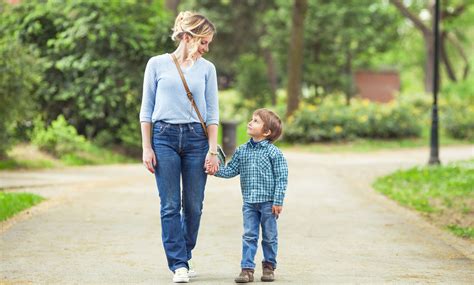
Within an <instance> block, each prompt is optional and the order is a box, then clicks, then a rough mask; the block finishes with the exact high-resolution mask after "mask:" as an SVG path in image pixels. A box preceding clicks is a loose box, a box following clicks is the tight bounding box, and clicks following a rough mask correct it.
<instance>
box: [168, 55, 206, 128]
mask: <svg viewBox="0 0 474 285" xmlns="http://www.w3.org/2000/svg"><path fill="white" fill-rule="evenodd" d="M171 57H172V58H173V61H174V64H175V65H176V68H177V69H178V73H179V76H180V77H181V81H183V85H184V89H185V90H186V95H187V96H188V99H189V101H191V105H193V107H194V110H196V114H197V115H198V118H199V120H200V121H201V126H202V128H203V129H204V133H205V134H206V137H209V136H208V134H207V128H206V124H205V123H204V120H203V119H202V116H201V112H199V109H198V107H197V105H196V102H195V101H194V97H193V93H191V91H190V90H189V87H188V83H186V79H185V78H184V74H183V71H181V67H180V66H179V63H178V59H177V58H176V56H175V55H174V54H173V53H172V54H171Z"/></svg>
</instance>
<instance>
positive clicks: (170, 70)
mask: <svg viewBox="0 0 474 285" xmlns="http://www.w3.org/2000/svg"><path fill="white" fill-rule="evenodd" d="M214 33H215V27H214V25H213V24H212V23H211V22H210V21H209V20H208V19H207V18H206V17H204V16H202V15H199V14H195V13H191V12H181V13H180V14H179V15H178V16H177V18H176V20H175V25H174V28H173V35H172V37H171V38H172V39H173V40H174V41H176V42H177V43H179V45H178V48H177V49H176V50H175V51H174V52H173V53H172V54H168V53H166V54H162V55H158V56H154V57H152V58H151V59H150V60H149V61H148V63H147V66H146V69H145V76H144V82H143V98H142V105H141V110H140V122H141V132H142V146H143V164H144V165H145V167H146V168H147V169H148V170H149V171H150V172H151V173H154V174H155V178H156V183H157V186H158V192H159V195H160V205H161V211H160V214H161V230H162V241H163V246H164V249H165V253H166V258H167V260H168V267H169V268H170V270H171V271H173V272H174V276H173V282H188V281H189V277H190V275H191V277H192V275H193V273H194V271H193V270H191V269H190V268H189V260H190V259H191V257H192V254H191V252H192V250H193V248H194V247H195V245H196V239H197V234H198V230H199V223H200V220H201V212H202V205H203V200H204V188H205V185H206V179H207V174H206V172H208V173H209V174H214V173H215V172H216V171H217V169H218V167H219V161H218V158H217V155H216V154H217V125H218V122H219V110H218V107H219V106H218V98H217V76H216V69H215V67H214V65H213V64H212V63H211V62H210V61H207V60H206V59H204V58H202V55H203V54H205V53H207V52H208V51H209V44H210V43H211V42H212V39H213V36H214ZM173 56H175V57H176V59H177V62H178V64H179V65H180V67H181V69H182V71H183V73H184V77H185V79H186V81H187V84H188V86H189V89H190V91H191V93H192V95H193V97H194V100H195V102H196V105H197V107H198V109H199V111H200V113H201V115H202V117H203V119H204V121H205V123H206V128H207V132H208V137H206V134H205V131H204V129H203V127H202V126H201V124H200V120H199V118H198V116H197V114H196V112H195V110H194V109H193V106H192V104H191V102H190V101H189V99H188V97H187V96H186V91H185V88H184V86H183V82H182V80H181V78H180V75H179V73H178V69H177V66H176V65H175V63H174V61H173ZM206 165H207V168H206V169H205V167H206ZM181 178H182V185H183V188H182V189H181V187H180V185H181V184H180V179H181ZM181 190H182V192H181ZM181 193H182V196H181ZM181 210H182V214H181ZM188 270H189V272H188Z"/></svg>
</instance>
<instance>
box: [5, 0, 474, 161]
mask: <svg viewBox="0 0 474 285" xmlns="http://www.w3.org/2000/svg"><path fill="white" fill-rule="evenodd" d="M431 2H432V1H428V0H411V1H387V0H376V1H374V0H351V1H343V0H332V1H326V0H309V1H303V0H295V1H287V0H266V1H257V0H240V1H238V0H200V1H197V0H181V1H180V0H166V1H164V0H162V1H156V0H148V1H138V0H136V1H132V0H130V1H118V0H117V1H115V0H110V1H91V0H74V1H72V0H71V1H39V0H31V1H12V0H10V1H5V0H2V2H0V3H1V4H0V12H1V20H0V21H1V22H0V54H1V57H0V58H1V59H0V60H1V66H0V68H1V70H2V72H1V73H0V140H1V144H0V168H17V167H49V166H51V165H54V163H52V164H51V163H47V162H44V163H41V162H40V163H38V162H36V163H32V162H31V161H30V162H28V157H29V156H30V155H29V153H30V152H34V151H35V150H41V151H42V153H43V154H42V155H46V156H48V157H49V158H53V159H55V161H56V160H57V163H59V164H60V165H78V164H96V163H117V162H128V161H133V158H134V157H135V158H136V157H139V156H140V153H141V149H140V147H141V138H140V129H139V127H140V125H139V120H138V113H139V108H140V104H141V87H142V80H143V71H144V68H145V65H146V62H147V60H148V59H149V58H150V57H152V56H154V55H157V54H161V53H164V52H171V51H172V50H173V49H174V47H175V45H174V43H173V42H172V41H171V39H170V34H171V27H172V26H173V23H174V18H175V15H176V14H177V12H178V11H182V10H194V11H197V12H201V13H203V14H204V15H206V16H208V17H209V18H210V19H211V20H212V21H213V22H214V23H215V25H216V26H217V30H218V31H217V35H216V36H215V39H214V41H213V43H212V45H211V47H210V49H211V51H210V53H209V54H208V55H206V57H207V58H208V59H209V60H211V61H212V62H213V63H214V64H215V65H216V68H217V71H218V76H219V89H220V95H219V98H220V111H221V120H238V121H239V122H240V124H239V126H238V136H237V138H238V144H240V143H243V142H244V141H246V140H247V136H246V133H245V124H246V122H247V120H248V118H249V117H250V114H251V112H252V111H253V110H254V109H256V108H259V107H268V108H271V109H273V110H275V111H276V112H277V113H279V114H280V115H281V117H282V118H283V120H284V123H285V134H284V137H283V139H282V140H281V141H280V142H279V144H280V145H281V146H283V147H286V146H288V147H289V146H293V145H302V146H304V147H307V146H314V144H318V143H321V142H323V143H328V142H330V143H332V142H336V143H342V144H347V143H351V142H358V141H364V142H365V143H364V145H370V146H374V145H384V144H387V145H390V142H394V141H395V142H400V143H396V144H395V145H396V146H403V145H408V146H418V145H428V139H427V137H428V130H429V125H430V112H431V111H430V107H431V101H432V99H431V98H432V95H431V94H430V92H431V84H430V82H431V81H430V80H431V76H432V64H431V65H430V63H432V62H431V61H430V60H429V59H430V58H431V56H432V52H433V51H432V50H431V44H430V43H431V42H430V41H431V40H432V31H431V28H432V24H431V20H432V6H431ZM441 4H442V6H441V7H442V26H441V42H442V53H441V59H442V60H441V62H440V66H441V94H440V116H441V118H440V121H441V123H440V125H441V128H442V129H441V134H442V143H472V142H473V141H474V116H473V115H472V114H473V111H474V73H473V72H472V66H473V63H474V54H473V51H474V49H473V42H474V2H472V1H465V0H442V1H441ZM294 7H298V9H295V8H294ZM298 19H299V20H300V21H299V22H300V24H299V25H298V21H297V20H298ZM298 32H301V33H302V38H303V43H302V44H303V45H302V48H299V49H294V48H292V45H293V44H294V43H295V42H297V41H295V40H294V36H295V35H297V34H298ZM290 51H291V52H290ZM290 55H292V56H296V57H298V56H299V57H300V58H302V63H301V64H300V65H298V64H296V65H295V64H294V62H293V61H292V60H293V59H292V58H293V57H290ZM295 66H296V69H298V68H301V69H302V71H303V72H302V76H301V78H298V77H297V76H296V78H295V76H290V75H295V74H297V73H296V71H295ZM358 70H375V71H383V70H396V71H397V72H398V74H399V76H400V79H401V88H400V92H398V94H397V95H396V96H395V98H394V100H392V101H391V102H389V103H384V104H382V103H377V102H372V101H368V100H367V99H362V98H360V97H358V96H357V90H356V87H355V84H354V74H355V72H356V71H358ZM289 86H297V87H298V89H297V92H293V91H290V92H288V91H287V90H294V89H290V87H289ZM287 94H289V96H288V95H287ZM295 106H296V107H295ZM407 140H408V141H409V143H406V142H407ZM378 141H381V142H383V143H381V144H377V143H374V142H378ZM392 146H393V144H392ZM317 150H321V149H320V148H317ZM131 157H132V158H131ZM49 158H44V159H43V160H44V161H51V160H50V159H49ZM135 160H136V159H135ZM37 161H38V160H37ZM40 161H41V159H40ZM55 163H56V162H55Z"/></svg>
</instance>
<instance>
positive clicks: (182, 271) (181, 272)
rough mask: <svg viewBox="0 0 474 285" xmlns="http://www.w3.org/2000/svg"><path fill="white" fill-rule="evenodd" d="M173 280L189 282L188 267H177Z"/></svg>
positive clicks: (175, 281)
mask: <svg viewBox="0 0 474 285" xmlns="http://www.w3.org/2000/svg"><path fill="white" fill-rule="evenodd" d="M173 282H174V283H188V282H189V275H188V269H186V267H180V268H178V269H176V270H175V271H174V275H173Z"/></svg>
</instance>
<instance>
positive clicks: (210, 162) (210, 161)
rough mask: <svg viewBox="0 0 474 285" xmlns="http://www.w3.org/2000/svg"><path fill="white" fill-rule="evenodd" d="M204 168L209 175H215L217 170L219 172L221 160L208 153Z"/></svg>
mask: <svg viewBox="0 0 474 285" xmlns="http://www.w3.org/2000/svg"><path fill="white" fill-rule="evenodd" d="M204 168H205V169H206V173H207V174H209V175H214V174H215V173H216V172H217V170H219V158H218V157H217V155H212V154H210V153H208V154H207V155H206V161H205V162H204Z"/></svg>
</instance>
